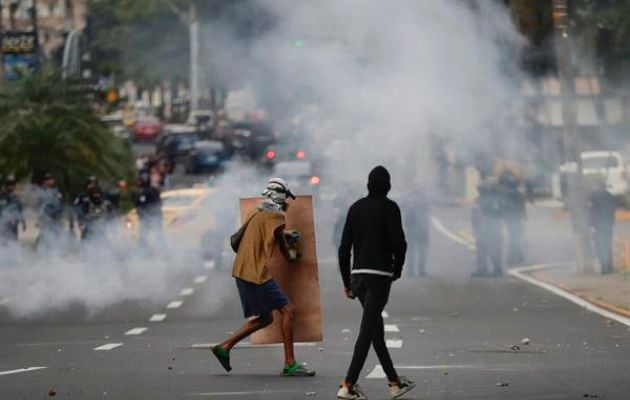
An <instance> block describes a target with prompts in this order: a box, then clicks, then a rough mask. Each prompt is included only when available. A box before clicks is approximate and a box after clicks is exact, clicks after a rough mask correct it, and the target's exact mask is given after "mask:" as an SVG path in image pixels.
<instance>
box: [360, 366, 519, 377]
mask: <svg viewBox="0 0 630 400" xmlns="http://www.w3.org/2000/svg"><path fill="white" fill-rule="evenodd" d="M394 367H395V368H396V369H410V370H427V369H446V370H449V369H478V370H480V371H513V370H520V369H524V368H528V366H527V365H522V366H520V365H517V366H508V367H497V366H488V365H395V366H394ZM385 377H386V375H385V371H383V367H382V366H381V365H380V364H377V365H376V366H375V367H374V369H372V370H371V371H370V372H369V373H368V374H367V376H366V377H365V378H366V379H382V378H385Z"/></svg>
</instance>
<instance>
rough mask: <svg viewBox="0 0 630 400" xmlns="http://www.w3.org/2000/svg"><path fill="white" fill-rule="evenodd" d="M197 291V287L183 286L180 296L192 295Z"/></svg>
mask: <svg viewBox="0 0 630 400" xmlns="http://www.w3.org/2000/svg"><path fill="white" fill-rule="evenodd" d="M193 293H195V289H193V288H189V287H187V288H183V289H182V291H181V292H179V295H180V296H190V295H191V294H193Z"/></svg>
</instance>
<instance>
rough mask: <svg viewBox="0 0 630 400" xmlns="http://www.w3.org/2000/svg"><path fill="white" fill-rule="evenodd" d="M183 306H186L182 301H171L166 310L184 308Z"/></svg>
mask: <svg viewBox="0 0 630 400" xmlns="http://www.w3.org/2000/svg"><path fill="white" fill-rule="evenodd" d="M182 304H184V302H183V301H181V300H175V301H171V302H170V303H168V305H167V306H166V308H168V309H174V308H179V307H181V306H182Z"/></svg>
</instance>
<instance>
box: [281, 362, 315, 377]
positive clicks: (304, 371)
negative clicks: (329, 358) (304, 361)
mask: <svg viewBox="0 0 630 400" xmlns="http://www.w3.org/2000/svg"><path fill="white" fill-rule="evenodd" d="M282 376H315V371H311V370H310V369H308V368H306V367H305V366H303V365H301V364H298V363H297V362H294V363H293V364H291V365H285V366H284V368H283V369H282Z"/></svg>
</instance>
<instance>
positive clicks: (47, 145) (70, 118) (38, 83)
mask: <svg viewBox="0 0 630 400" xmlns="http://www.w3.org/2000/svg"><path fill="white" fill-rule="evenodd" d="M90 104H91V100H90V93H89V92H88V91H86V90H84V89H81V87H80V85H78V84H76V83H73V82H70V81H66V80H63V79H61V73H60V71H58V70H56V69H51V68H49V67H42V68H40V69H39V71H37V72H35V73H34V74H30V75H25V76H24V77H23V78H22V79H21V80H19V81H17V82H15V83H12V84H7V85H4V86H2V87H0V173H3V175H5V174H8V173H12V174H14V175H15V176H16V177H18V178H25V177H28V176H30V177H36V176H38V175H40V174H41V173H43V172H49V173H51V174H53V176H55V177H56V179H57V181H58V182H59V185H60V187H61V190H62V191H63V192H64V193H65V194H68V195H69V194H76V193H77V192H78V191H79V190H80V189H81V187H82V185H83V183H84V182H85V180H86V178H87V177H88V176H90V175H95V176H98V177H99V178H101V179H103V180H106V181H114V180H116V181H117V180H119V179H127V178H129V177H131V176H132V175H131V174H132V173H133V167H132V155H131V150H130V149H129V146H128V144H127V143H126V142H124V141H123V140H121V139H118V138H116V137H114V136H113V135H112V134H111V132H110V131H109V129H108V128H107V126H106V125H104V124H103V123H102V122H101V121H100V119H99V117H98V116H97V115H96V114H95V112H94V111H93V110H92V108H91V107H90Z"/></svg>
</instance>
